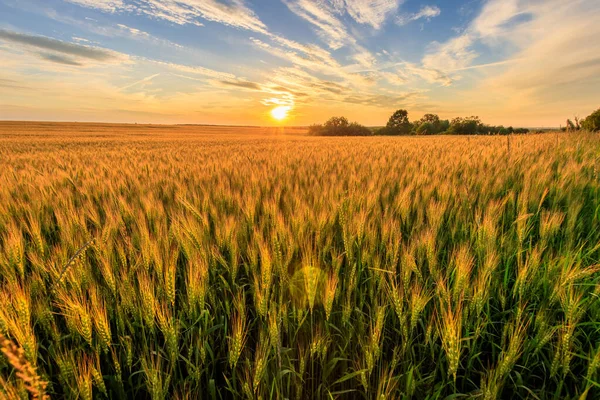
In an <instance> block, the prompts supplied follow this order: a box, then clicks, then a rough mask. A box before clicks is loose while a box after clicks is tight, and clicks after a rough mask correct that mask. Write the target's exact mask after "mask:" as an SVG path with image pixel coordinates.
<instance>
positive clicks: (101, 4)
mask: <svg viewBox="0 0 600 400" xmlns="http://www.w3.org/2000/svg"><path fill="white" fill-rule="evenodd" d="M66 1H68V2H71V3H75V4H79V5H80V6H83V7H89V8H97V9H99V10H102V11H105V12H115V11H118V10H122V9H123V8H124V7H125V4H124V2H123V0H66Z"/></svg>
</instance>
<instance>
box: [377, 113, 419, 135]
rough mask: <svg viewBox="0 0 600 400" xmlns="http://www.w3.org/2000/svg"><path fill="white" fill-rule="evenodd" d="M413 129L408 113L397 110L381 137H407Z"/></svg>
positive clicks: (381, 131)
mask: <svg viewBox="0 0 600 400" xmlns="http://www.w3.org/2000/svg"><path fill="white" fill-rule="evenodd" d="M412 129H413V125H412V124H411V123H410V121H409V120H408V111H406V110H402V109H401V110H397V111H396V112H394V114H392V116H391V117H390V119H389V120H388V123H387V125H386V126H385V128H383V129H381V130H380V131H379V132H378V134H380V135H407V134H409V133H410V132H411V130H412Z"/></svg>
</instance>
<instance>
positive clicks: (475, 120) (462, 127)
mask: <svg viewBox="0 0 600 400" xmlns="http://www.w3.org/2000/svg"><path fill="white" fill-rule="evenodd" d="M449 132H450V133H452V134H454V135H476V134H478V133H486V132H485V125H483V124H482V123H481V120H480V119H479V117H468V118H460V117H459V118H454V119H453V120H452V122H450V129H449Z"/></svg>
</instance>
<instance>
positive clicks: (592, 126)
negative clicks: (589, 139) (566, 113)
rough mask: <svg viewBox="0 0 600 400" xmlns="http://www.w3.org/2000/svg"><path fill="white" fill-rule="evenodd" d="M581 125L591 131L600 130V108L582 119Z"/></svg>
mask: <svg viewBox="0 0 600 400" xmlns="http://www.w3.org/2000/svg"><path fill="white" fill-rule="evenodd" d="M581 127H582V128H583V129H585V130H587V131H590V132H598V131H600V108H599V109H597V110H596V111H594V112H593V113H592V114H590V115H588V116H587V117H586V118H585V119H584V120H582V121H581Z"/></svg>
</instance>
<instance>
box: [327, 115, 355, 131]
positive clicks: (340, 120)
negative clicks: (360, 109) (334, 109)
mask: <svg viewBox="0 0 600 400" xmlns="http://www.w3.org/2000/svg"><path fill="white" fill-rule="evenodd" d="M348 125H350V123H349V122H348V119H347V118H346V117H332V118H329V120H328V121H327V122H325V128H327V129H334V130H336V129H343V128H347V127H348Z"/></svg>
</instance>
